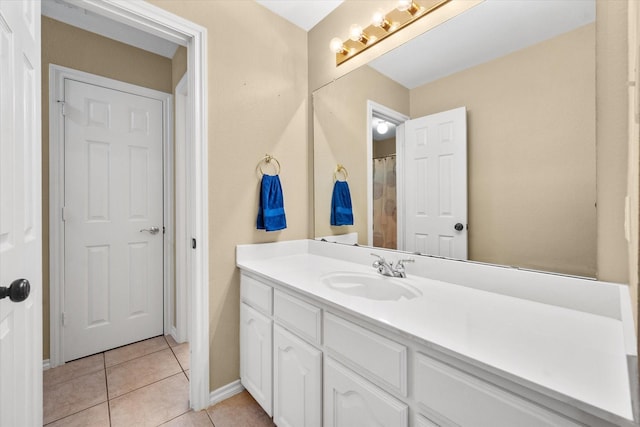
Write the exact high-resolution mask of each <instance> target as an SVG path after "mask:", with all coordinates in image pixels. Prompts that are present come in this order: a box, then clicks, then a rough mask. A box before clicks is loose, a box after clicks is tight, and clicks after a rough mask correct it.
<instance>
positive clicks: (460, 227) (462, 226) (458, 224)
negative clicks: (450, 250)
mask: <svg viewBox="0 0 640 427" xmlns="http://www.w3.org/2000/svg"><path fill="white" fill-rule="evenodd" d="M453 228H455V229H456V230H457V231H462V230H464V225H462V224H461V223H457V224H456V225H454V226H453Z"/></svg>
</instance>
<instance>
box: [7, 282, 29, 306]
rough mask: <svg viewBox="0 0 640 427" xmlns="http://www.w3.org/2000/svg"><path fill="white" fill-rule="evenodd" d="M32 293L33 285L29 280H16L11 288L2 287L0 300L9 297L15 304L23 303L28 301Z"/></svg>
mask: <svg viewBox="0 0 640 427" xmlns="http://www.w3.org/2000/svg"><path fill="white" fill-rule="evenodd" d="M30 292H31V284H30V283H29V281H28V280H27V279H16V280H14V281H13V282H11V286H9V287H8V288H7V287H4V286H0V299H3V298H6V297H9V299H10V300H11V301H13V302H22V301H24V300H26V299H27V297H28V296H29V293H30Z"/></svg>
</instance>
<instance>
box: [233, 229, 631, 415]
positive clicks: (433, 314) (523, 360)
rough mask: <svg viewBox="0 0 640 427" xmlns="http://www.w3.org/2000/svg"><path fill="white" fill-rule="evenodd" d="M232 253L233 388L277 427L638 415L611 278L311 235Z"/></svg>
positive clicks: (620, 300)
mask: <svg viewBox="0 0 640 427" xmlns="http://www.w3.org/2000/svg"><path fill="white" fill-rule="evenodd" d="M372 253H375V254H377V255H378V256H382V257H384V258H385V259H386V260H388V261H389V262H392V261H397V260H399V259H400V258H412V259H413V260H414V262H411V263H407V264H406V267H405V268H406V273H407V277H406V278H397V277H386V276H383V275H380V274H379V273H378V272H377V271H376V270H375V269H374V268H373V267H372V266H371V265H372V263H373V262H374V261H375V260H376V258H374V257H372V256H371V254H372ZM236 255H237V265H238V267H239V268H240V270H241V309H240V322H241V325H240V335H241V336H240V345H241V372H240V375H241V382H242V384H243V386H244V387H245V388H246V389H247V390H248V391H249V392H250V393H251V395H252V396H253V397H254V398H255V399H256V401H257V402H258V403H259V404H260V405H261V406H262V407H263V408H264V410H265V411H266V412H267V413H268V414H269V415H272V416H273V419H274V422H275V424H276V425H278V426H306V427H309V426H327V427H331V426H336V427H337V426H342V427H356V426H363V427H365V426H366V427H369V426H378V425H379V426H384V427H406V426H416V427H433V426H474V427H475V426H492V427H496V426H532V427H539V426H581V425H589V426H631V425H638V424H637V388H638V384H637V378H638V375H637V354H636V339H635V333H634V326H633V319H632V313H631V303H630V298H629V294H628V289H627V287H626V286H624V285H618V284H612V283H603V282H597V281H594V280H588V279H582V278H576V277H567V276H559V275H552V274H546V273H539V272H532V271H525V270H519V269H514V268H507V267H499V266H492V265H486V264H479V263H473V262H462V261H454V260H448V259H442V258H436V257H425V256H408V255H407V254H401V253H398V252H394V251H385V250H381V249H372V248H364V247H356V246H347V245H343V244H337V243H328V242H320V241H314V240H299V241H290V242H279V243H268V244H257V245H241V246H238V247H237V254H236ZM634 420H635V421H634Z"/></svg>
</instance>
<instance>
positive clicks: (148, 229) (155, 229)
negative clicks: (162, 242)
mask: <svg viewBox="0 0 640 427" xmlns="http://www.w3.org/2000/svg"><path fill="white" fill-rule="evenodd" d="M143 231H147V232H149V233H151V234H158V233H159V232H160V227H150V228H143V229H141V230H140V232H141V233H142V232H143Z"/></svg>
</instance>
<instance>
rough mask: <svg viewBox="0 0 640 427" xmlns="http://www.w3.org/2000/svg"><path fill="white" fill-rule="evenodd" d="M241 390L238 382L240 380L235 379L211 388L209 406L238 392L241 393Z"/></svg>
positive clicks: (241, 387)
mask: <svg viewBox="0 0 640 427" xmlns="http://www.w3.org/2000/svg"><path fill="white" fill-rule="evenodd" d="M243 391H244V387H243V386H242V384H240V380H235V381H234V382H232V383H229V384H227V385H225V386H222V387H220V388H219V389H216V390H213V391H212V392H211V393H210V394H209V406H211V405H215V404H216V403H220V402H222V401H223V400H225V399H228V398H230V397H232V396H235V395H236V394H238V393H242V392H243Z"/></svg>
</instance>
